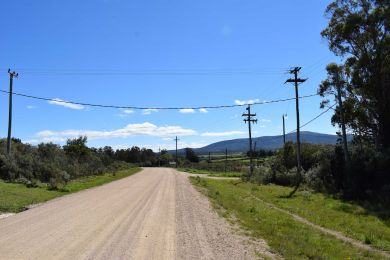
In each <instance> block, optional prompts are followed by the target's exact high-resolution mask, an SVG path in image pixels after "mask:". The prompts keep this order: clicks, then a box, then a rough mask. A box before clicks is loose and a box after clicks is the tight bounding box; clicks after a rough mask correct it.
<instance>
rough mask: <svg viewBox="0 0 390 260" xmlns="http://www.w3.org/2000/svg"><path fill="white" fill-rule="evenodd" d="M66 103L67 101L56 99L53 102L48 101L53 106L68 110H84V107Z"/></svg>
mask: <svg viewBox="0 0 390 260" xmlns="http://www.w3.org/2000/svg"><path fill="white" fill-rule="evenodd" d="M66 102H67V101H66V100H62V99H59V98H55V99H53V100H50V101H48V103H49V104H51V105H57V106H63V107H66V108H70V109H76V110H81V109H84V106H83V105H78V104H71V103H66Z"/></svg>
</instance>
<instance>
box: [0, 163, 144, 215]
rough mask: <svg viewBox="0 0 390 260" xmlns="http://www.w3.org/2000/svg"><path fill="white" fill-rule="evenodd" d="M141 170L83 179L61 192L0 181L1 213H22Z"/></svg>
mask: <svg viewBox="0 0 390 260" xmlns="http://www.w3.org/2000/svg"><path fill="white" fill-rule="evenodd" d="M139 170H140V168H131V169H128V170H122V171H119V172H117V173H116V174H115V175H113V174H105V175H100V176H91V177H83V178H80V179H76V180H74V181H71V182H70V183H68V184H67V185H66V186H65V187H64V188H63V189H61V190H49V189H48V188H47V187H44V186H43V187H38V188H27V187H26V186H25V185H23V184H17V183H6V182H3V181H0V212H20V211H23V210H25V209H26V207H27V206H29V205H32V204H37V203H41V202H45V201H48V200H50V199H53V198H56V197H59V196H63V195H66V194H69V193H72V192H77V191H80V190H84V189H88V188H92V187H95V186H99V185H102V184H105V183H108V182H111V181H115V180H119V179H121V178H125V177H128V176H130V175H133V174H134V173H136V172H138V171H139Z"/></svg>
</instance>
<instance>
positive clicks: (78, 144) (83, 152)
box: [63, 136, 90, 162]
mask: <svg viewBox="0 0 390 260" xmlns="http://www.w3.org/2000/svg"><path fill="white" fill-rule="evenodd" d="M63 148H64V151H65V153H66V155H68V156H70V157H72V158H74V159H76V160H78V161H79V162H81V161H83V160H84V159H85V158H87V156H88V155H89V154H90V150H89V148H88V147H87V137H86V136H80V137H78V138H75V139H68V140H67V141H66V145H64V147H63Z"/></svg>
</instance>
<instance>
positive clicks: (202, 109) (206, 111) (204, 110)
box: [199, 108, 209, 113]
mask: <svg viewBox="0 0 390 260" xmlns="http://www.w3.org/2000/svg"><path fill="white" fill-rule="evenodd" d="M199 112H200V113H208V112H209V111H208V110H207V109H206V108H199Z"/></svg>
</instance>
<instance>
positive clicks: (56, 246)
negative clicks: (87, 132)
mask: <svg viewBox="0 0 390 260" xmlns="http://www.w3.org/2000/svg"><path fill="white" fill-rule="evenodd" d="M255 251H256V252H257V253H258V254H257V256H256V254H255ZM259 254H260V255H268V256H271V257H272V254H270V253H269V250H268V247H267V245H266V243H265V242H264V241H256V243H254V242H253V241H252V242H251V241H249V239H247V238H245V237H243V236H241V235H239V234H238V232H236V231H234V229H233V228H232V227H231V226H230V225H229V224H228V223H227V222H226V221H225V220H224V219H223V218H221V217H219V216H218V215H217V214H216V213H215V212H214V211H213V210H212V209H211V206H210V203H209V201H208V200H207V198H205V197H204V196H203V195H201V194H200V193H199V192H198V191H196V190H195V189H194V187H193V186H192V185H191V184H190V183H189V181H188V177H187V175H186V174H184V173H179V172H177V171H175V170H172V169H166V168H151V169H145V170H143V171H142V172H140V173H137V174H135V175H133V176H130V177H127V178H124V179H121V180H118V181H115V182H112V183H109V184H106V185H103V186H100V187H96V188H93V189H89V190H85V191H81V192H78V193H74V194H70V195H67V196H64V197H61V198H57V199H54V200H52V201H49V202H47V203H44V204H42V205H40V206H38V207H36V208H33V209H31V210H28V211H25V212H22V213H19V214H16V215H13V216H10V217H7V218H3V219H0V259H256V258H258V255H259Z"/></svg>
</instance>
